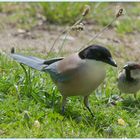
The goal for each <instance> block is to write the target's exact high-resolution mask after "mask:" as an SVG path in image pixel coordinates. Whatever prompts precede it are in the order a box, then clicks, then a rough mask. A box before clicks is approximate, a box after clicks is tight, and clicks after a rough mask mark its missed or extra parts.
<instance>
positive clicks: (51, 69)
mask: <svg viewBox="0 0 140 140" xmlns="http://www.w3.org/2000/svg"><path fill="white" fill-rule="evenodd" d="M58 63H59V62H55V63H53V64H51V65H49V66H45V67H44V68H43V69H42V71H46V72H48V73H49V74H50V76H51V78H52V79H53V80H55V81H57V82H66V81H69V80H70V79H71V78H72V77H71V75H67V74H64V73H59V72H58V70H57V64H58Z"/></svg>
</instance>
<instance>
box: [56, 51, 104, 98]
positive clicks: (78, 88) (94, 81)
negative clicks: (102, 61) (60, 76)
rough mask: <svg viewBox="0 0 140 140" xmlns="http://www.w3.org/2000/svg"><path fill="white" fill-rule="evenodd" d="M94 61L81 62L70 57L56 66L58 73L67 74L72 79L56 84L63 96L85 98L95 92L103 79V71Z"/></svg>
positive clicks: (73, 56)
mask: <svg viewBox="0 0 140 140" xmlns="http://www.w3.org/2000/svg"><path fill="white" fill-rule="evenodd" d="M97 63H98V62H96V61H94V60H81V59H80V58H79V57H78V55H76V54H75V55H72V56H69V57H67V58H66V59H64V60H63V61H61V62H60V63H59V65H58V71H59V72H60V73H65V74H69V75H70V76H71V77H72V78H71V79H70V80H68V81H65V82H58V83H57V82H56V85H57V87H58V89H59V90H60V92H61V94H62V95H63V96H75V95H82V96H86V95H88V94H90V93H91V92H92V91H93V90H95V89H96V88H97V87H98V86H99V85H100V84H101V82H102V81H103V80H104V78H105V69H104V67H102V66H101V65H99V66H98V64H97Z"/></svg>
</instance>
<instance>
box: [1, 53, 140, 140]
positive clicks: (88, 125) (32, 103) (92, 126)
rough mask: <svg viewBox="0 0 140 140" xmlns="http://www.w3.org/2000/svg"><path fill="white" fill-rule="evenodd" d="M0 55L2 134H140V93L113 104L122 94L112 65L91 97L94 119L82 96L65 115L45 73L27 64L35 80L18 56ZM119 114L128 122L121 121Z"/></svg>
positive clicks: (42, 135)
mask: <svg viewBox="0 0 140 140" xmlns="http://www.w3.org/2000/svg"><path fill="white" fill-rule="evenodd" d="M34 55H36V54H34ZM41 57H42V56H41ZM44 57H45V56H44ZM0 60H1V62H0V66H1V67H0V68H1V69H0V71H1V72H0V76H1V79H0V110H1V118H0V137H1V138H2V137H6V138H8V137H9V138H14V137H20V138H21V137H25V138H33V137H36V138H45V137H53V138H56V137H59V138H60V137H63V138H73V137H77V138H79V137H85V138H90V137H100V138H102V137H106V138H113V137H118V138H122V137H128V138H130V137H135V138H136V137H137V138H138V137H139V133H140V128H139V113H140V111H139V108H140V103H139V101H138V100H139V98H140V97H138V99H137V100H135V99H134V98H133V96H131V95H123V96H124V101H123V102H118V103H117V104H116V105H115V106H111V105H110V104H109V100H110V99H113V96H114V95H118V94H119V91H118V89H117V87H116V77H117V70H116V69H114V68H111V67H108V70H107V78H106V80H105V82H104V84H103V85H101V86H100V87H99V89H98V90H97V91H95V92H94V93H93V94H92V95H91V97H90V104H91V109H92V110H93V111H94V113H95V116H96V119H93V118H92V117H91V115H90V114H89V112H88V111H87V110H86V109H85V107H84V105H83V100H82V98H81V97H71V98H69V100H68V104H67V109H66V114H65V116H62V115H61V95H60V93H59V92H58V91H57V90H56V89H55V88H54V84H53V83H52V81H51V80H50V78H49V76H48V75H47V74H46V73H41V72H38V71H35V70H32V69H28V67H26V70H27V72H28V73H29V72H30V77H31V81H30V80H29V79H26V76H25V72H24V71H23V69H22V68H21V66H20V65H19V64H17V63H16V62H15V61H13V60H11V59H9V58H7V56H5V55H4V54H1V55H0ZM26 80H27V81H26ZM120 118H122V119H123V120H124V121H125V124H124V125H120V124H118V119H120ZM132 130H133V131H132Z"/></svg>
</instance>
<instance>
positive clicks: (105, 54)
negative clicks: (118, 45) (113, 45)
mask: <svg viewBox="0 0 140 140" xmlns="http://www.w3.org/2000/svg"><path fill="white" fill-rule="evenodd" d="M79 57H80V58H81V59H93V60H97V61H102V62H105V63H108V64H110V65H112V66H114V67H117V64H116V62H115V61H114V60H113V59H112V56H111V53H110V51H109V50H108V49H107V48H105V47H102V46H100V45H91V46H89V47H87V48H85V49H84V50H82V51H81V52H79Z"/></svg>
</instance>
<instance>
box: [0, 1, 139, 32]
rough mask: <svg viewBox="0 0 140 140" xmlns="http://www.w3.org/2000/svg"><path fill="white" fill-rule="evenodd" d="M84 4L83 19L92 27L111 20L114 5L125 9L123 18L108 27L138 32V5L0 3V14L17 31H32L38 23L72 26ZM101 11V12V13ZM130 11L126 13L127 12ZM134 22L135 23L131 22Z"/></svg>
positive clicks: (114, 10)
mask: <svg viewBox="0 0 140 140" xmlns="http://www.w3.org/2000/svg"><path fill="white" fill-rule="evenodd" d="M85 5H89V6H90V7H91V8H90V9H91V10H90V13H89V14H88V15H87V16H86V18H85V20H86V21H87V22H89V23H90V24H93V25H100V26H101V27H102V26H106V25H107V24H108V23H109V22H110V21H111V20H112V18H113V17H114V15H115V13H116V11H117V9H118V8H117V6H120V7H123V8H124V9H125V17H122V18H121V19H120V20H119V21H117V22H116V23H114V25H112V26H113V27H114V28H115V29H116V31H117V32H118V33H119V34H126V33H130V32H132V31H139V26H140V25H139V20H137V17H138V14H139V9H140V8H139V7H140V4H139V3H121V4H119V3H117V4H116V3H110V4H108V3H102V2H100V3H94V2H81V3H76V2H69V3H68V2H60V3H57V2H55V3H54V2H46V3H45V2H40V3H39V2H37V3H19V2H18V3H0V11H1V13H5V14H6V16H8V18H3V21H5V22H6V23H7V24H11V25H12V26H16V27H17V28H23V29H28V30H29V29H32V28H33V27H35V26H38V25H39V24H40V22H42V23H44V24H45V25H46V26H47V24H48V23H49V24H55V25H72V24H74V23H75V21H77V20H78V19H79V18H80V16H81V14H82V12H83V10H84V7H85ZM101 9H102V10H101ZM129 9H130V10H129ZM134 20H135V23H134V22H133V21H134ZM1 24H2V23H1Z"/></svg>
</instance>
